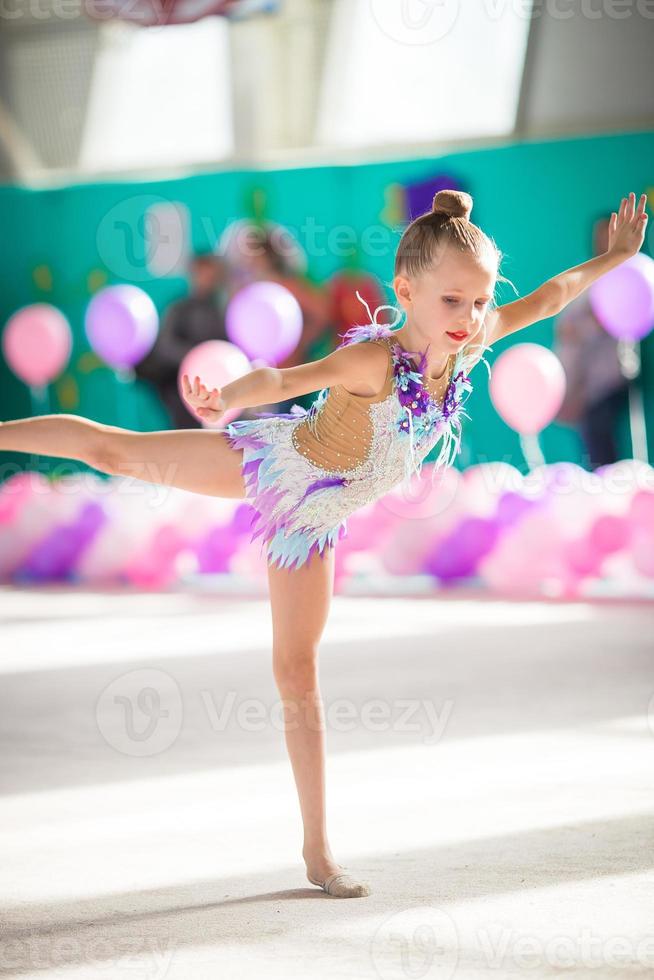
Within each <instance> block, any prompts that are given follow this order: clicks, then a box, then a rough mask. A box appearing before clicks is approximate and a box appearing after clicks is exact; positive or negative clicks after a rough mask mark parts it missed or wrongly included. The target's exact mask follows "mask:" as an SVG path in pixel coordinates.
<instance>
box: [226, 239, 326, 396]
mask: <svg viewBox="0 0 654 980" xmlns="http://www.w3.org/2000/svg"><path fill="white" fill-rule="evenodd" d="M278 239H279V240H278ZM286 249H287V246H286V245H285V244H284V242H283V240H282V239H281V238H280V236H276V235H275V233H274V231H271V230H268V229H266V228H262V227H259V226H257V225H252V226H251V228H249V229H248V230H247V232H246V233H245V235H244V236H243V238H242V239H241V249H240V252H239V284H240V285H243V284H244V282H243V279H244V278H245V279H246V280H247V281H250V282H254V281H262V280H265V281H267V282H277V283H279V284H280V285H281V286H284V287H285V288H286V289H288V291H289V292H290V293H292V294H293V296H294V297H295V299H296V300H297V301H298V303H299V304H300V309H301V310H302V335H301V337H300V341H299V343H298V345H297V347H296V348H295V350H293V351H291V353H290V354H289V355H288V356H287V357H286V358H284V360H283V361H280V363H279V364H277V365H276V366H277V367H279V368H290V367H295V366H296V365H298V364H303V363H304V362H305V361H311V360H314V359H315V358H316V357H323V356H325V355H326V354H328V353H330V352H331V350H332V349H333V346H332V344H331V339H332V330H331V307H330V301H329V296H328V293H327V290H326V289H325V288H324V287H323V286H321V285H318V284H316V283H314V282H312V281H311V280H310V279H308V278H307V277H306V276H304V275H301V274H300V273H299V272H298V271H297V269H296V267H295V263H294V261H293V252H292V250H291V245H290V243H289V246H288V254H287V251H286ZM326 342H327V349H323V347H324V346H325V343H326ZM310 401H311V396H308V395H305V396H301V397H298V398H292V399H289V400H288V401H285V402H280V403H279V404H278V405H277V406H276V409H275V410H276V411H278V412H288V411H290V409H291V407H292V405H293V404H300V405H304V407H307V406H308V404H309V403H310ZM267 408H270V406H267Z"/></svg>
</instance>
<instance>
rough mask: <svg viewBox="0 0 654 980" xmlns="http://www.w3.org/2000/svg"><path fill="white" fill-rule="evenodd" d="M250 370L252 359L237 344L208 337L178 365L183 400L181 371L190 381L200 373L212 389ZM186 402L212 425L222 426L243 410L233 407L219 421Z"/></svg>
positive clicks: (188, 408)
mask: <svg viewBox="0 0 654 980" xmlns="http://www.w3.org/2000/svg"><path fill="white" fill-rule="evenodd" d="M250 371H251V365H250V362H249V360H248V359H247V357H246V356H245V354H244V353H243V351H242V350H239V348H238V347H237V346H236V345H235V344H230V342H229V341H228V340H205V341H204V342H203V343H201V344H197V345H196V346H195V347H193V348H192V349H191V350H190V351H189V352H188V354H187V355H186V356H185V357H184V360H183V361H182V363H181V364H180V366H179V372H178V374H177V384H178V387H179V396H180V398H181V399H182V401H183V400H184V399H183V389H182V375H184V374H188V376H189V378H190V380H191V384H192V383H193V379H194V378H195V377H196V375H197V376H198V377H199V378H200V381H202V382H203V383H204V384H205V385H206V386H207V388H208V389H211V388H224V387H225V385H227V384H229V383H230V382H232V381H235V380H236V378H241V377H242V376H243V375H244V374H248V373H249V372H250ZM184 404H185V405H186V408H187V410H188V411H189V412H190V413H191V415H195V417H196V418H198V419H200V421H201V422H202V424H203V425H204V426H205V427H206V428H211V429H215V428H219V429H220V428H222V427H223V426H225V425H226V424H227V423H228V422H231V421H232V419H235V418H237V417H238V416H239V415H240V414H241V412H242V409H240V408H231V409H229V410H228V411H227V412H225V414H224V415H223V416H221V418H219V419H218V421H217V422H215V423H211V422H207V421H206V420H205V419H202V418H201V417H200V416H199V415H198V414H197V412H195V411H194V410H193V409H192V408H191V406H190V405H187V404H186V402H184Z"/></svg>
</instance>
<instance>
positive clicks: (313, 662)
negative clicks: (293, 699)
mask: <svg viewBox="0 0 654 980" xmlns="http://www.w3.org/2000/svg"><path fill="white" fill-rule="evenodd" d="M273 671H274V675H275V681H276V682H277V686H278V687H279V688H280V689H281V690H284V691H286V692H290V693H297V694H302V693H304V692H306V691H310V690H312V689H313V688H315V687H316V685H317V682H318V651H317V650H313V649H309V650H307V649H304V648H303V649H302V650H284V651H278V650H274V651H273Z"/></svg>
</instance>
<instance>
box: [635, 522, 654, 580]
mask: <svg viewBox="0 0 654 980" xmlns="http://www.w3.org/2000/svg"><path fill="white" fill-rule="evenodd" d="M631 554H632V559H633V563H634V567H635V568H636V570H637V571H638V572H640V574H641V575H646V576H647V577H648V578H654V527H650V528H637V530H636V531H635V533H634V536H633V540H632V544H631Z"/></svg>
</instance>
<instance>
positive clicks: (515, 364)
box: [489, 343, 565, 435]
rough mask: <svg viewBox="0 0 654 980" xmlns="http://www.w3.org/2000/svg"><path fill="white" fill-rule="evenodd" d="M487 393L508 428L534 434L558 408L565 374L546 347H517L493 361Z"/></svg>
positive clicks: (548, 421) (542, 427)
mask: <svg viewBox="0 0 654 980" xmlns="http://www.w3.org/2000/svg"><path fill="white" fill-rule="evenodd" d="M489 390H490V395H491V399H492V401H493V404H494V406H495V408H496V409H497V412H498V413H499V415H501V417H502V418H503V419H504V421H505V422H506V423H507V425H510V426H511V428H512V429H515V431H516V432H519V433H520V434H521V435H535V434H536V433H538V432H540V431H541V430H542V429H544V428H545V426H546V425H549V423H550V422H551V421H552V419H553V418H554V417H555V415H556V413H557V412H558V410H559V408H560V407H561V403H562V402H563V396H564V394H565V372H564V370H563V366H562V365H561V362H560V361H559V359H558V357H557V356H556V354H554V353H553V352H552V351H551V350H548V349H547V347H543V346H541V345H540V344H531V343H527V344H516V345H515V346H514V347H511V348H510V349H509V350H507V351H505V352H504V353H503V354H500V356H499V357H498V358H497V360H496V361H495V362H494V364H493V370H492V374H491V380H490V385H489Z"/></svg>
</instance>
